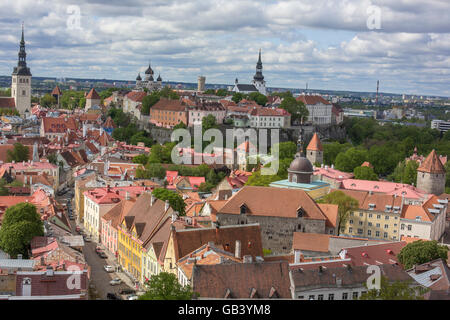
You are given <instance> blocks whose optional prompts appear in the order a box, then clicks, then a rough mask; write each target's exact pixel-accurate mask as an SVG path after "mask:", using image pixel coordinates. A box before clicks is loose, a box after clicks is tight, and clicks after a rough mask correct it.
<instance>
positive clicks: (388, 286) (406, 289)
mask: <svg viewBox="0 0 450 320" xmlns="http://www.w3.org/2000/svg"><path fill="white" fill-rule="evenodd" d="M365 286H366V288H367V285H365ZM426 291H427V289H425V288H423V287H420V286H411V281H395V282H393V283H389V280H388V279H387V278H386V277H385V276H381V279H380V289H379V290H377V289H371V290H368V291H367V292H366V293H363V294H362V295H361V297H359V300H423V295H424V294H425V293H426Z"/></svg>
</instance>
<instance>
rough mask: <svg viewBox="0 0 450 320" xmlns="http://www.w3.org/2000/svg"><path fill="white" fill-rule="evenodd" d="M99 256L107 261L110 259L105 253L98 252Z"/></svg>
mask: <svg viewBox="0 0 450 320" xmlns="http://www.w3.org/2000/svg"><path fill="white" fill-rule="evenodd" d="M98 256H99V257H100V258H102V259H106V258H108V256H107V255H106V253H104V252H103V251H100V252H98Z"/></svg>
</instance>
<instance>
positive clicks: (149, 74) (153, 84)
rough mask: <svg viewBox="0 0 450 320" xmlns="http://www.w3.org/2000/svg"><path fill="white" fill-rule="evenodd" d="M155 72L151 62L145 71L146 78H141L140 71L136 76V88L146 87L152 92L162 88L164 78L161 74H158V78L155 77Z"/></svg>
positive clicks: (142, 88)
mask: <svg viewBox="0 0 450 320" xmlns="http://www.w3.org/2000/svg"><path fill="white" fill-rule="evenodd" d="M154 75H155V72H154V71H153V69H152V67H151V65H150V63H149V65H148V68H147V70H145V73H144V79H142V78H141V74H140V73H139V74H138V76H137V77H136V89H137V90H144V88H146V89H148V90H149V91H150V92H152V91H156V90H160V89H162V87H163V86H162V78H161V75H158V78H156V80H155V78H154Z"/></svg>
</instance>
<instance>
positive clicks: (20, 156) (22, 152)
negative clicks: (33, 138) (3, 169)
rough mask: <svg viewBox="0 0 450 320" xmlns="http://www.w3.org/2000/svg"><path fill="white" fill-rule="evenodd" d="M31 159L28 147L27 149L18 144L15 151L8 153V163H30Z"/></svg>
mask: <svg viewBox="0 0 450 320" xmlns="http://www.w3.org/2000/svg"><path fill="white" fill-rule="evenodd" d="M28 159H29V150H28V147H25V146H24V145H23V144H21V143H19V142H16V143H14V149H13V150H8V151H7V161H8V162H12V161H13V160H14V161H15V162H22V161H28Z"/></svg>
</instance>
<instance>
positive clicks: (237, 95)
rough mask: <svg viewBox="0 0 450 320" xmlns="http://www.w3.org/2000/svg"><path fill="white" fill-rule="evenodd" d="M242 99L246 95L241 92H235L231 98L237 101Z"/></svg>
mask: <svg viewBox="0 0 450 320" xmlns="http://www.w3.org/2000/svg"><path fill="white" fill-rule="evenodd" d="M242 99H244V95H243V94H242V93H240V92H236V93H234V94H233V97H232V98H231V100H233V101H234V102H235V103H239V101H241V100H242Z"/></svg>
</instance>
